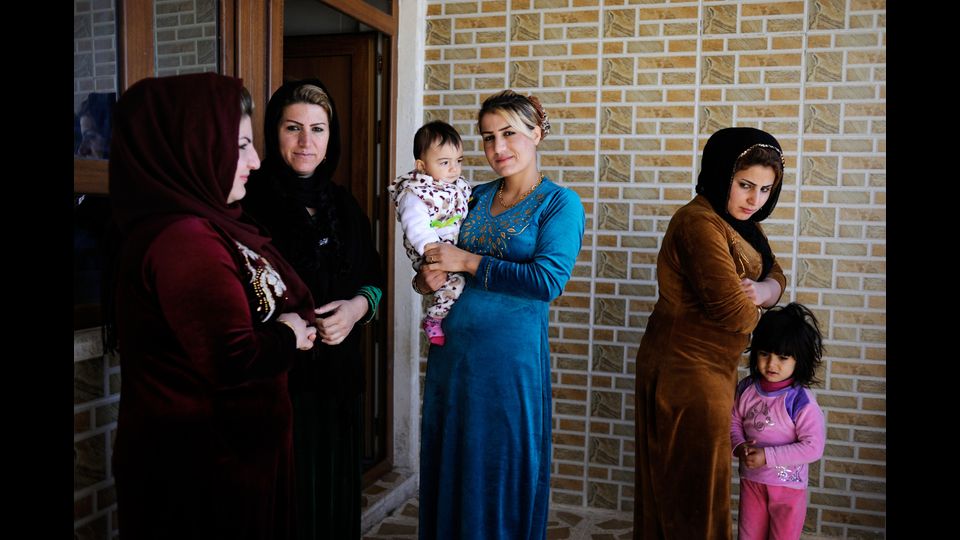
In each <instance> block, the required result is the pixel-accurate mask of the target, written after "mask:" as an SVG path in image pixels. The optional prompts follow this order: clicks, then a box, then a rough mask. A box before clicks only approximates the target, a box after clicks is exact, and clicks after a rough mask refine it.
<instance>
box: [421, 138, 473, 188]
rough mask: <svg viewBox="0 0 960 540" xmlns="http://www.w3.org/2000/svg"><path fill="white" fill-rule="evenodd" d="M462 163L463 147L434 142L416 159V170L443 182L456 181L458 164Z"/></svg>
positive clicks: (458, 175)
mask: <svg viewBox="0 0 960 540" xmlns="http://www.w3.org/2000/svg"><path fill="white" fill-rule="evenodd" d="M462 163H463V148H461V147H459V146H454V145H453V144H450V143H447V144H445V145H443V146H440V145H436V144H434V145H433V146H431V147H430V148H429V149H427V151H426V152H425V154H424V155H423V156H421V159H418V160H417V170H418V171H420V172H422V173H425V174H429V175H430V176H432V177H434V178H436V179H437V180H441V181H443V182H447V183H450V182H456V181H457V178H460V166H461V164H462Z"/></svg>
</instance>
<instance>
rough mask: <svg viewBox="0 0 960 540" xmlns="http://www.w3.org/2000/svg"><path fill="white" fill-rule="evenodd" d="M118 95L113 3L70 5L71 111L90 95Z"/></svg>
mask: <svg viewBox="0 0 960 540" xmlns="http://www.w3.org/2000/svg"><path fill="white" fill-rule="evenodd" d="M116 91H117V23H116V15H115V10H114V7H113V1H112V0H75V1H74V2H73V111H74V112H77V111H79V110H80V104H81V103H82V102H83V100H84V99H86V97H87V94H89V93H90V92H116Z"/></svg>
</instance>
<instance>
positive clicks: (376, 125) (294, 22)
mask: <svg viewBox="0 0 960 540" xmlns="http://www.w3.org/2000/svg"><path fill="white" fill-rule="evenodd" d="M385 46H386V40H385V37H384V35H383V34H382V33H380V32H378V31H376V30H374V29H372V28H370V27H367V26H365V25H363V24H361V23H359V22H358V21H356V20H354V19H352V18H351V17H349V16H347V15H344V14H343V13H340V12H338V11H336V10H334V9H332V8H330V7H327V6H325V5H323V4H322V3H320V2H317V1H316V0H310V1H305V0H293V1H290V0H288V1H287V2H286V3H285V4H284V37H283V80H284V81H289V80H296V79H304V78H317V79H320V80H321V81H322V82H323V83H324V85H325V86H326V87H327V89H328V90H329V92H330V94H331V97H332V98H333V101H334V103H336V105H337V111H336V112H335V114H339V115H340V130H341V134H340V136H341V141H342V144H341V155H340V165H339V166H338V167H337V170H336V172H335V173H334V177H333V181H334V182H336V183H337V184H339V185H341V186H343V187H344V188H346V189H348V190H349V191H350V193H351V194H352V195H353V197H354V198H355V199H356V200H357V202H358V203H359V205H360V207H361V208H362V209H363V211H364V213H365V214H366V215H367V217H368V218H369V220H370V223H371V226H372V231H371V233H372V237H373V239H374V242H375V244H376V248H377V252H378V253H379V254H380V265H381V269H382V271H383V275H384V276H385V277H387V276H390V275H392V269H391V268H390V265H392V257H391V250H390V245H389V244H388V242H389V240H390V239H391V238H392V237H391V235H390V234H389V230H388V225H389V224H390V222H389V221H388V218H389V217H390V214H389V208H388V207H387V203H388V202H389V199H388V198H387V197H385V196H382V194H385V193H386V186H387V183H388V182H389V178H388V175H387V171H389V170H390V168H389V166H390V164H389V163H387V161H388V157H389V155H390V150H389V149H388V148H387V144H386V137H385V130H384V125H385V122H384V121H383V118H384V116H385V111H386V110H387V107H386V106H384V101H385V96H389V94H390V92H389V88H390V81H389V80H388V78H387V77H386V76H385V74H384V73H383V57H384V55H383V52H382V51H383V50H384V47H385ZM387 282H389V280H387ZM383 292H384V294H383V297H382V299H381V303H380V308H379V310H378V312H379V315H378V316H377V318H376V319H375V320H374V321H373V322H372V323H370V324H369V325H366V326H363V327H362V332H363V336H362V337H363V340H362V341H363V346H362V358H363V363H364V376H365V381H364V390H363V396H362V398H363V411H362V418H363V439H362V444H361V448H362V457H361V459H362V468H363V487H364V488H366V487H368V486H370V485H371V484H373V483H374V482H375V481H376V480H377V479H378V478H379V477H380V476H382V475H383V474H384V473H386V472H388V471H389V470H390V469H391V467H392V464H391V462H390V456H391V450H392V436H393V433H392V431H393V430H392V427H393V426H392V418H391V416H390V415H391V410H392V407H391V402H390V400H391V392H390V369H389V367H390V350H391V347H390V346H389V341H388V339H389V334H390V332H389V324H388V321H389V320H390V317H389V316H388V313H389V309H390V307H389V303H390V302H389V296H390V295H389V294H388V291H383Z"/></svg>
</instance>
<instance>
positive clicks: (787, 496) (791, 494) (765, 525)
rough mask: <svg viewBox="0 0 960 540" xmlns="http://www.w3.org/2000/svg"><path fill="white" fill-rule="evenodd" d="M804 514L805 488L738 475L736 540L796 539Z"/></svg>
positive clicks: (805, 508) (805, 504)
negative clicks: (758, 480)
mask: <svg viewBox="0 0 960 540" xmlns="http://www.w3.org/2000/svg"><path fill="white" fill-rule="evenodd" d="M806 515H807V490H806V489H794V488H788V487H785V486H770V485H767V484H761V483H758V482H751V481H750V480H747V479H745V478H742V477H741V478H740V517H739V519H738V520H737V525H738V532H737V539H738V540H766V539H770V540H797V539H798V538H800V533H801V532H803V520H804V518H806Z"/></svg>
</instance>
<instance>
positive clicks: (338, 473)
mask: <svg viewBox="0 0 960 540" xmlns="http://www.w3.org/2000/svg"><path fill="white" fill-rule="evenodd" d="M264 132H265V133H264V137H265V140H266V159H265V160H264V162H263V167H262V168H261V169H260V170H259V171H258V172H257V173H256V174H255V175H254V176H253V178H252V180H251V182H250V186H249V188H250V195H249V196H248V197H247V199H245V200H244V210H245V211H246V212H248V214H249V215H250V216H252V217H253V218H254V219H255V220H257V221H258V222H260V223H261V224H263V225H264V226H265V227H266V229H267V230H268V231H269V233H270V235H271V237H272V238H273V242H274V243H275V244H276V246H277V247H278V248H279V249H280V251H281V253H283V255H284V257H286V258H287V259H288V260H289V261H290V263H291V264H292V265H293V267H294V268H295V269H296V271H297V273H298V274H299V275H300V277H301V278H303V280H304V282H306V284H307V286H308V287H310V291H311V293H312V294H313V298H314V300H315V301H316V305H317V306H318V307H317V310H316V312H317V316H318V319H317V320H316V323H317V337H318V339H317V341H318V343H317V346H316V347H314V349H313V351H311V353H310V354H307V355H304V356H305V358H304V359H303V360H302V361H301V362H299V363H298V364H297V365H296V366H295V368H294V370H293V371H292V372H291V374H290V390H291V394H292V399H293V406H294V451H295V457H296V467H297V473H296V475H297V482H296V484H297V535H298V538H303V539H306V538H310V539H314V538H359V537H360V479H361V462H360V457H361V448H360V441H361V433H362V432H361V415H360V411H361V401H360V393H361V390H362V389H363V364H362V362H363V358H362V355H361V345H362V343H361V337H362V336H361V331H360V329H359V326H360V324H363V323H367V322H370V321H371V320H373V318H374V316H375V315H376V310H377V304H378V302H379V300H380V296H381V290H382V284H381V283H382V278H381V276H380V266H379V258H378V255H377V252H376V249H375V246H374V244H373V240H372V237H371V227H370V221H369V220H368V219H367V217H366V216H365V215H364V213H363V211H362V210H361V209H360V206H359V205H358V204H357V202H356V201H355V200H354V198H353V196H352V195H351V194H350V192H349V191H347V190H346V189H344V188H342V187H340V186H338V185H336V184H335V183H333V181H332V176H333V172H334V170H335V169H336V167H337V161H338V160H339V157H340V114H339V113H338V111H337V110H336V108H335V107H334V104H333V101H332V99H331V98H330V95H329V94H328V93H327V91H326V89H325V88H324V86H323V84H322V83H321V82H320V81H318V80H315V79H310V80H302V81H293V82H288V83H286V84H284V85H283V86H281V87H280V88H279V89H278V90H277V91H276V92H275V93H274V94H273V97H271V98H270V102H269V103H268V104H267V110H266V114H265V118H264ZM321 341H322V343H320V342H321Z"/></svg>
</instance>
